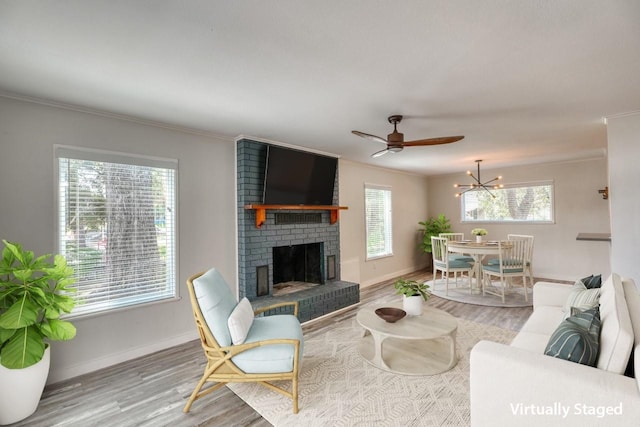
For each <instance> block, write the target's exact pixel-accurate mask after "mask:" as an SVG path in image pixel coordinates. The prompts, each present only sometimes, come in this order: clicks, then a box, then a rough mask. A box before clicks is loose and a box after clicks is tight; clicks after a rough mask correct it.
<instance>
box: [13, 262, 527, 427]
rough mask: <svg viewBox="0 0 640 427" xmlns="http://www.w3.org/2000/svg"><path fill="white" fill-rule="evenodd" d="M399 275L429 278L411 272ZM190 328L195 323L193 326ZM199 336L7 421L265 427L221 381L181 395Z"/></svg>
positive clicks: (455, 310)
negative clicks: (206, 391) (211, 388)
mask: <svg viewBox="0 0 640 427" xmlns="http://www.w3.org/2000/svg"><path fill="white" fill-rule="evenodd" d="M403 277H404V278H410V279H419V280H431V278H432V275H431V273H430V272H426V271H418V272H415V273H413V274H408V275H404V276H403ZM393 282H394V280H388V281H385V282H381V283H379V284H376V285H374V286H371V287H368V288H365V289H363V290H361V304H366V303H378V302H391V301H398V298H399V296H398V295H396V294H395V290H394V289H393ZM427 304H429V305H430V306H433V307H436V308H439V309H441V310H445V311H447V312H449V313H451V314H452V315H453V316H456V317H460V318H464V319H467V320H471V321H474V322H478V323H484V324H488V325H494V326H499V327H502V328H508V329H513V330H519V329H520V328H521V327H522V325H523V323H524V322H525V321H526V319H527V318H528V317H529V315H530V314H531V312H532V308H531V307H524V308H500V307H485V306H478V305H471V304H464V303H458V302H454V301H449V300H445V299H442V298H438V297H436V296H432V297H431V298H430V299H429V301H428V302H427ZM357 311H358V306H353V307H350V308H348V309H345V310H343V311H341V312H339V313H337V314H335V315H333V316H328V317H325V318H322V319H318V320H315V321H311V322H308V323H307V324H305V325H303V330H304V333H305V336H308V335H314V334H317V333H322V332H323V331H324V330H326V329H327V328H331V327H332V325H334V324H335V323H336V322H339V321H341V320H343V319H345V318H350V317H353V316H355V314H356V313H357ZM194 327H195V326H194ZM204 363H205V360H204V355H203V353H202V349H201V347H200V343H199V341H192V342H189V343H186V344H183V345H180V346H177V347H173V348H170V349H167V350H163V351H160V352H157V353H155V354H151V355H148V356H145V357H141V358H138V359H135V360H131V361H128V362H125V363H122V364H119V365H116V366H112V367H109V368H106V369H102V370H100V371H97V372H93V373H90V374H86V375H82V376H80V377H77V378H74V379H71V380H68V381H64V382H61V383H58V384H53V385H50V386H47V388H46V389H45V392H44V395H43V398H42V400H41V402H40V405H39V407H38V410H37V411H36V413H35V414H33V415H32V416H31V417H29V418H27V419H26V420H23V421H22V422H20V423H17V424H14V426H31V427H51V426H82V427H85V426H118V427H122V426H154V427H155V426H169V425H170V426H175V427H180V426H270V424H269V423H268V422H267V421H266V420H264V419H263V418H262V417H261V416H260V415H259V414H258V413H257V412H255V411H254V410H253V409H252V408H251V407H250V406H249V405H247V404H246V403H244V401H242V400H241V399H240V398H238V397H237V396H236V395H235V394H233V392H231V391H230V390H229V389H227V388H226V387H223V388H222V389H220V390H217V391H215V392H214V393H212V394H210V395H208V396H206V397H204V398H202V399H200V400H198V401H196V402H195V403H194V404H193V407H192V408H191V412H189V413H188V414H183V412H182V408H183V407H184V405H185V403H186V401H187V398H188V396H189V394H190V393H191V391H192V390H193V388H194V387H195V385H196V383H197V381H198V379H199V378H200V376H201V375H202V372H203V369H204Z"/></svg>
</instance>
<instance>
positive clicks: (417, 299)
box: [402, 295, 424, 316]
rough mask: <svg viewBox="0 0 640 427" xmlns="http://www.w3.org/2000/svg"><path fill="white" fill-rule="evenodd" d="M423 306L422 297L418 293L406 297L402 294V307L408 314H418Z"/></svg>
mask: <svg viewBox="0 0 640 427" xmlns="http://www.w3.org/2000/svg"><path fill="white" fill-rule="evenodd" d="M423 308H424V299H422V297H421V296H420V295H418V296H413V297H407V296H405V295H403V296H402V309H403V310H404V311H406V312H407V315H408V316H420V315H421V314H422V310H423Z"/></svg>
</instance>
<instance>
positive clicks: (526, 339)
mask: <svg viewBox="0 0 640 427" xmlns="http://www.w3.org/2000/svg"><path fill="white" fill-rule="evenodd" d="M556 325H557V324H556ZM548 343H549V334H540V333H536V332H518V335H516V336H515V338H514V339H513V341H511V347H516V348H521V349H523V350H527V351H530V352H532V353H537V354H543V353H544V350H545V349H546V348H547V344H548Z"/></svg>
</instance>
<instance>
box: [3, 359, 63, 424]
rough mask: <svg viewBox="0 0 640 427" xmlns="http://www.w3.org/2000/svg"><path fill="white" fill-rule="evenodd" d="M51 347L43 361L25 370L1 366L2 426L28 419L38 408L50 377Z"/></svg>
mask: <svg viewBox="0 0 640 427" xmlns="http://www.w3.org/2000/svg"><path fill="white" fill-rule="evenodd" d="M50 357H51V356H50V347H49V346H47V348H46V349H45V351H44V356H42V360H41V361H39V362H38V363H36V364H35V365H32V366H29V367H28V368H24V369H7V368H5V367H4V366H2V365H0V425H5V424H12V423H15V422H18V421H20V420H23V419H25V418H27V417H28V416H29V415H31V414H33V413H34V412H35V411H36V409H37V408H38V403H39V402H40V397H42V392H43V391H44V385H45V383H46V382H47V376H49V364H50V362H51V358H50Z"/></svg>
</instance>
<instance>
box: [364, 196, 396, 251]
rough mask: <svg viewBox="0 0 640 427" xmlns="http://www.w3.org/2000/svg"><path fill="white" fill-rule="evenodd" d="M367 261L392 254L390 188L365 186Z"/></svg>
mask: <svg viewBox="0 0 640 427" xmlns="http://www.w3.org/2000/svg"><path fill="white" fill-rule="evenodd" d="M364 201H365V216H366V219H365V223H366V233H367V259H372V258H379V257H383V256H389V255H392V254H393V241H392V234H391V228H392V224H391V188H390V187H384V186H378V185H373V184H365V189H364Z"/></svg>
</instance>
